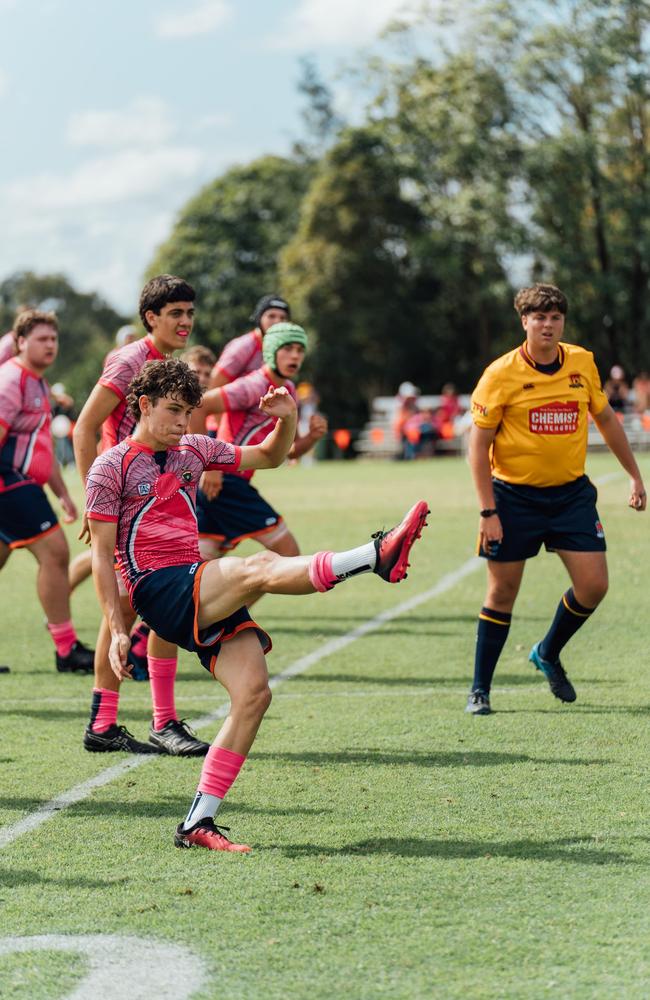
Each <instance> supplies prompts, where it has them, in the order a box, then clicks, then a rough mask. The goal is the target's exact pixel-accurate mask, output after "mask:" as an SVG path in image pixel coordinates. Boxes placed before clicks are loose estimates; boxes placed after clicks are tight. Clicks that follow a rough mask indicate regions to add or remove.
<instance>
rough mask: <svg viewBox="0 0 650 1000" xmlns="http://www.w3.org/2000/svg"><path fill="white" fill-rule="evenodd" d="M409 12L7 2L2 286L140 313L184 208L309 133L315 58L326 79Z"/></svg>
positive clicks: (326, 0) (340, 4)
mask: <svg viewBox="0 0 650 1000" xmlns="http://www.w3.org/2000/svg"><path fill="white" fill-rule="evenodd" d="M402 3H403V0H267V2H264V0H239V2H237V0H155V2H154V0H130V2H129V0H109V2H104V3H100V2H97V0H0V37H2V47H1V50H0V115H1V119H0V120H1V121H2V136H3V140H2V155H0V213H1V216H2V220H3V239H2V241H0V280H2V279H3V278H5V277H6V276H8V275H9V274H11V273H13V272H14V271H18V270H23V269H31V270H35V271H37V272H39V273H46V272H53V271H57V272H63V273H65V274H66V275H67V276H68V277H69V279H70V280H71V281H72V282H73V283H74V284H75V285H76V286H77V287H78V288H80V289H81V290H82V291H90V290H97V291H99V292H101V293H102V294H103V295H104V296H105V297H106V298H107V299H108V300H109V301H110V302H111V303H112V304H114V305H115V306H116V307H118V308H119V309H120V310H121V311H123V312H125V313H129V312H132V311H133V309H134V307H135V304H136V301H137V293H138V290H139V286H140V283H141V277H142V273H143V271H144V268H145V267H146V265H147V263H148V261H149V259H150V257H151V255H152V253H153V250H154V249H155V247H156V246H157V245H158V244H159V243H160V242H161V241H162V240H163V239H164V238H165V237H166V236H167V234H168V233H169V231H170V229H171V226H172V224H173V220H174V218H175V216H176V213H177V212H178V210H179V208H180V207H181V206H182V205H183V204H184V203H185V201H186V200H187V199H188V198H189V197H190V196H191V195H192V194H194V192H195V191H197V190H198V189H199V187H200V186H201V185H202V184H204V183H206V182H207V181H209V180H211V179H212V178H214V177H216V176H218V175H219V174H221V173H222V172H223V171H224V170H225V169H227V168H228V167H229V166H232V165H233V164H235V163H245V162H248V161H250V160H251V159H254V158H255V157H257V156H260V155H263V154H265V153H280V154H282V153H284V152H286V151H288V150H289V148H290V146H291V143H292V141H293V140H294V139H296V138H299V137H300V135H301V123H300V108H301V101H300V98H299V95H298V93H297V89H296V84H297V81H298V79H299V76H300V67H299V60H300V58H301V56H304V55H311V56H313V57H314V58H316V60H317V62H318V64H319V66H320V67H321V70H322V72H323V74H324V75H325V76H326V77H327V76H328V75H329V74H330V73H332V72H333V71H334V70H335V68H336V67H337V66H338V65H340V63H341V62H342V61H343V60H352V59H354V58H355V52H356V51H357V50H358V48H359V46H363V45H367V44H369V43H371V42H372V40H373V38H374V37H375V36H376V34H377V32H378V31H379V30H380V29H381V28H382V27H383V25H384V24H385V23H386V22H387V21H388V20H389V18H390V17H391V16H393V15H394V14H396V13H397V12H398V11H399V10H400V8H401V6H402ZM339 99H340V100H341V101H343V102H344V101H345V100H346V93H345V88H344V85H341V91H340V94H339ZM347 99H348V100H349V99H350V95H349V94H348V95H347Z"/></svg>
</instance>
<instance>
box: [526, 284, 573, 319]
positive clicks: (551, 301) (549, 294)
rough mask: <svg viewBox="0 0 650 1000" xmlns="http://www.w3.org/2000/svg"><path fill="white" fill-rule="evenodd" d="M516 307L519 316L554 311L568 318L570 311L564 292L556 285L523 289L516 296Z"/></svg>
mask: <svg viewBox="0 0 650 1000" xmlns="http://www.w3.org/2000/svg"><path fill="white" fill-rule="evenodd" d="M514 305H515V309H516V311H517V313H518V314H519V316H525V314H526V313H531V312H552V311H553V310H554V309H557V311H558V312H561V313H562V315H563V316H566V314H567V312H568V309H569V303H568V300H567V297H566V295H565V294H564V292H561V291H560V289H559V288H557V287H556V286H555V285H542V284H539V283H538V284H536V285H531V287H530V288H521V289H520V290H519V291H518V292H517V294H516V295H515V303H514Z"/></svg>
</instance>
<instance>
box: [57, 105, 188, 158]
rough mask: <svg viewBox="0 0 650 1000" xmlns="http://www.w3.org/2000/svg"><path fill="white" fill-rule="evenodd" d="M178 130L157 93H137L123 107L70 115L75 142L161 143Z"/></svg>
mask: <svg viewBox="0 0 650 1000" xmlns="http://www.w3.org/2000/svg"><path fill="white" fill-rule="evenodd" d="M174 132H175V127H174V124H173V122H172V120H171V116H170V114H169V109H168V107H167V105H166V104H165V102H164V101H161V100H160V98H158V97H136V98H135V100H133V101H131V103H130V104H129V105H127V107H126V108H124V109H123V110H121V111H78V112H76V113H75V114H73V115H71V116H70V118H69V119H68V125H67V128H66V138H67V140H68V142H69V143H71V144H72V145H73V146H99V147H101V148H105V149H106V148H116V147H118V148H119V147H125V146H130V147H134V146H149V145H151V144H152V143H153V144H155V145H160V144H161V143H165V142H166V141H167V140H168V139H170V138H171V137H172V135H173V134H174Z"/></svg>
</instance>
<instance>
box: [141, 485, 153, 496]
mask: <svg viewBox="0 0 650 1000" xmlns="http://www.w3.org/2000/svg"><path fill="white" fill-rule="evenodd" d="M138 493H139V494H140V496H141V497H146V496H147V494H148V493H151V483H138Z"/></svg>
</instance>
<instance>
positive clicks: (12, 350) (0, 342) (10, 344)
mask: <svg viewBox="0 0 650 1000" xmlns="http://www.w3.org/2000/svg"><path fill="white" fill-rule="evenodd" d="M15 357H16V340H15V338H14V331H13V330H10V331H9V333H5V335H4V336H3V337H0V365H3V364H4V363H5V361H9V360H10V359H11V358H15Z"/></svg>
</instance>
